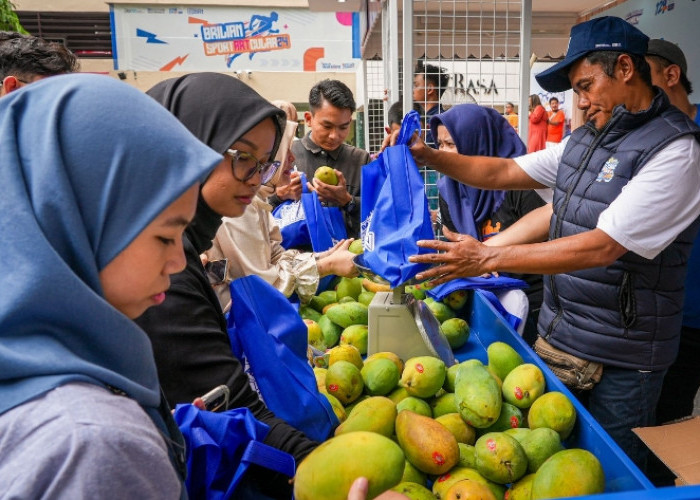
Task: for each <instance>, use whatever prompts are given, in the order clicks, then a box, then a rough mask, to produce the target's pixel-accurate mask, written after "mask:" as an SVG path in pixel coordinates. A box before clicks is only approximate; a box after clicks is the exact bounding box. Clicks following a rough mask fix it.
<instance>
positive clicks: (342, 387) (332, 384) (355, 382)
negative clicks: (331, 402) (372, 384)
mask: <svg viewBox="0 0 700 500" xmlns="http://www.w3.org/2000/svg"><path fill="white" fill-rule="evenodd" d="M363 388H364V383H363V382H362V375H361V374H360V370H359V369H358V368H357V367H356V366H355V365H353V364H352V363H350V362H349V361H336V362H335V363H333V364H332V365H331V366H329V367H328V369H327V370H326V390H327V391H328V393H329V394H331V395H333V396H335V397H336V398H338V400H339V401H340V402H341V403H343V404H344V405H346V404H349V403H352V402H353V401H355V400H356V399H357V398H359V397H360V395H361V394H362V389H363Z"/></svg>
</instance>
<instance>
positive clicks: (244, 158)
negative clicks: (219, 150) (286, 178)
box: [226, 149, 280, 184]
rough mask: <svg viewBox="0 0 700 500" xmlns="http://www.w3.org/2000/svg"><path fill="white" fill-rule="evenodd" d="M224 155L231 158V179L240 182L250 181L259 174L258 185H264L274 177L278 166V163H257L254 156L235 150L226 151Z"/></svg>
mask: <svg viewBox="0 0 700 500" xmlns="http://www.w3.org/2000/svg"><path fill="white" fill-rule="evenodd" d="M226 154H227V155H229V156H230V157H231V171H232V172H233V177H234V178H235V179H236V180H237V181H240V182H246V181H248V180H250V179H252V178H253V177H254V176H255V174H257V173H258V172H259V173H260V183H261V184H265V183H267V182H269V180H270V179H272V177H273V176H274V175H275V172H277V169H278V168H279V166H280V162H278V161H267V162H265V163H263V162H261V161H259V160H258V159H257V158H256V157H255V156H253V155H252V154H250V153H246V152H245V151H238V150H237V149H227V150H226Z"/></svg>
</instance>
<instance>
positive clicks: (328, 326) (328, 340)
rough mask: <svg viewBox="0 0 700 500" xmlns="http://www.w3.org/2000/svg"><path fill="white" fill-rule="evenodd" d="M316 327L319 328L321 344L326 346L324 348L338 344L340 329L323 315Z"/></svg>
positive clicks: (341, 329)
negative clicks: (321, 338)
mask: <svg viewBox="0 0 700 500" xmlns="http://www.w3.org/2000/svg"><path fill="white" fill-rule="evenodd" d="M318 326H320V327H321V333H323V343H324V344H326V348H331V347H333V346H335V345H337V344H338V341H339V340H340V334H341V333H342V332H343V328H342V327H340V326H338V325H336V324H335V323H333V322H332V321H331V320H330V318H328V316H326V315H325V314H324V315H322V316H321V318H320V319H319V320H318Z"/></svg>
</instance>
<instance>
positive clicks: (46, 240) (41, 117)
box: [0, 75, 221, 498]
mask: <svg viewBox="0 0 700 500" xmlns="http://www.w3.org/2000/svg"><path fill="white" fill-rule="evenodd" d="M0 151H2V168H0V185H2V186H3V194H2V196H1V197H0V234H2V235H3V244H2V246H0V253H1V255H2V258H0V282H1V283H2V289H3V293H2V294H0V456H1V457H2V459H1V460H0V485H1V486H0V488H1V489H2V492H3V495H4V496H7V497H11V498H39V497H41V498H58V497H76V498H80V497H90V498H107V497H112V498H113V497H114V496H115V494H117V495H118V496H120V497H124V498H179V497H181V496H182V495H184V494H185V493H184V488H183V487H182V477H181V474H180V471H181V467H180V466H181V463H182V462H181V461H180V460H181V452H182V450H181V449H178V448H177V444H178V442H179V440H181V436H179V432H178V430H177V427H176V426H174V423H173V421H172V417H171V416H170V412H169V410H168V409H167V406H166V405H164V404H162V399H161V394H160V389H159V383H158V377H157V372H156V365H155V361H154V358H153V351H152V349H151V344H150V342H149V340H148V337H147V336H146V334H145V333H144V332H143V330H141V329H140V328H139V327H138V326H137V325H136V324H135V323H134V322H133V321H132V319H133V318H135V317H136V316H139V315H140V314H141V313H142V312H143V311H144V310H145V309H146V308H148V307H150V306H152V305H157V304H158V303H159V302H162V301H163V299H164V292H165V290H166V289H167V288H168V284H169V275H170V274H172V273H175V272H177V271H179V270H181V269H182V268H183V267H184V265H185V260H184V254H183V249H182V243H181V235H182V234H183V231H184V229H185V226H186V224H187V223H188V222H189V220H191V218H192V217H193V215H194V210H195V204H196V196H197V189H198V185H199V182H200V181H202V180H203V179H204V178H205V177H206V176H207V174H208V173H209V171H210V170H211V169H212V168H213V167H214V166H215V165H216V164H217V163H219V162H220V160H221V156H220V155H219V154H217V153H215V152H214V151H212V150H211V149H209V148H208V147H206V146H204V145H203V144H201V143H200V142H199V141H198V140H197V139H196V138H195V137H194V136H192V134H191V133H190V132H188V131H187V130H186V129H185V127H183V126H182V125H181V124H180V123H178V122H177V120H175V119H174V118H173V117H172V116H171V115H170V114H169V113H168V112H167V111H165V110H164V109H162V107H161V106H159V105H158V104H157V103H155V102H153V100H152V99H150V98H149V97H147V96H145V95H144V94H142V93H141V92H139V91H137V90H136V89H133V88H131V87H129V86H128V85H126V84H123V83H121V82H119V81H116V80H114V79H112V78H109V77H104V76H97V75H67V76H56V77H52V78H47V79H45V80H42V81H40V82H37V83H33V84H31V85H28V86H26V87H25V88H23V89H20V90H18V91H16V92H13V93H12V94H10V95H8V96H6V97H3V98H2V99H0ZM116 492H118V493H116Z"/></svg>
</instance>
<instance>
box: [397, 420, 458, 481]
mask: <svg viewBox="0 0 700 500" xmlns="http://www.w3.org/2000/svg"><path fill="white" fill-rule="evenodd" d="M396 438H397V439H398V442H399V445H400V446H401V449H402V450H403V451H404V453H405V455H406V459H407V460H408V461H409V462H411V464H413V465H414V466H415V467H416V468H417V469H418V470H420V471H423V472H425V473H426V474H436V475H437V474H444V473H445V472H447V471H448V470H450V469H451V468H452V467H454V466H455V465H456V464H457V462H458V461H459V446H457V440H456V439H455V437H454V436H453V435H452V433H451V432H450V431H449V430H447V429H446V428H445V426H443V425H442V424H440V423H439V422H436V421H435V420H433V419H432V418H430V417H424V416H423V415H418V414H417V413H413V412H412V411H408V410H406V411H402V412H399V414H398V416H397V417H396Z"/></svg>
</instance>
